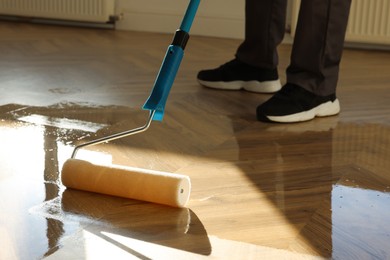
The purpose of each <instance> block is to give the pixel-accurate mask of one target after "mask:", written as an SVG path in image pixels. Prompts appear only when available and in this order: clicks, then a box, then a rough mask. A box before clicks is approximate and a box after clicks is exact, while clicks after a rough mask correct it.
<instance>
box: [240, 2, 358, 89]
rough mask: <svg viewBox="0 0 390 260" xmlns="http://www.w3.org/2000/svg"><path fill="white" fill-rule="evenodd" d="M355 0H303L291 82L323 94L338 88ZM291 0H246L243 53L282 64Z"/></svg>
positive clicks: (266, 63)
mask: <svg viewBox="0 0 390 260" xmlns="http://www.w3.org/2000/svg"><path fill="white" fill-rule="evenodd" d="M350 5H351V0H302V1H301V7H300V12H299V17H298V24H297V30H296V34H295V37H294V44H293V48H292V53H291V61H290V65H289V67H288V68H287V71H286V73H287V82H289V83H294V84H297V85H299V86H301V87H303V88H305V89H307V90H309V91H311V92H313V93H315V94H317V95H323V96H325V95H329V94H334V93H335V92H336V86H337V81H338V75H339V64H340V60H341V56H342V51H343V46H344V38H345V31H346V27H347V23H348V16H349V10H350ZM286 9H287V0H246V6H245V12H246V20H245V40H244V42H243V43H242V44H241V45H240V46H239V48H238V50H237V53H236V57H237V59H239V60H241V61H243V62H245V63H248V64H251V65H254V66H257V67H261V68H276V67H277V65H278V54H277V46H278V45H279V44H280V43H281V41H282V39H283V36H284V33H285V23H286Z"/></svg>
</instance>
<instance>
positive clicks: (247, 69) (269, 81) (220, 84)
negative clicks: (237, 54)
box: [198, 59, 281, 93]
mask: <svg viewBox="0 0 390 260" xmlns="http://www.w3.org/2000/svg"><path fill="white" fill-rule="evenodd" d="M198 81H199V83H200V84H201V85H203V86H205V87H209V88H215V89H226V90H239V89H245V90H247V91H251V92H258V93H273V92H276V91H278V90H279V89H280V88H281V84H280V80H279V76H278V70H277V69H259V68H256V67H253V66H251V65H248V64H245V63H243V62H240V61H238V60H237V59H234V60H232V61H229V62H227V63H225V64H223V65H221V66H220V67H218V68H216V69H211V70H202V71H200V72H199V73H198Z"/></svg>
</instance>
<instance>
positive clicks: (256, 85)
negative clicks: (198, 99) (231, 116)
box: [198, 79, 282, 93]
mask: <svg viewBox="0 0 390 260" xmlns="http://www.w3.org/2000/svg"><path fill="white" fill-rule="evenodd" d="M198 82H199V83H200V84H201V85H203V86H205V87H208V88H214V89H222V90H240V89H244V90H247V91H250V92H255V93H274V92H277V91H279V90H280V89H281V88H282V85H281V83H280V80H279V79H277V80H270V81H262V82H260V81H257V80H251V81H241V80H236V81H229V82H225V81H204V80H200V79H198Z"/></svg>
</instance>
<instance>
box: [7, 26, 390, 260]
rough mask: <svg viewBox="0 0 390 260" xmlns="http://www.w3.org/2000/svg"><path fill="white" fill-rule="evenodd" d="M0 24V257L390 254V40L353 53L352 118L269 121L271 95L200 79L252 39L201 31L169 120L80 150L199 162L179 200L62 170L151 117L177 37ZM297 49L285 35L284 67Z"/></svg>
mask: <svg viewBox="0 0 390 260" xmlns="http://www.w3.org/2000/svg"><path fill="white" fill-rule="evenodd" d="M0 32H3V34H4V35H8V39H12V41H13V42H14V44H13V45H10V44H8V43H7V41H5V40H4V38H2V39H1V40H0V48H1V50H3V51H4V52H6V53H7V55H5V56H4V59H3V60H1V61H0V68H1V69H2V72H0V88H2V89H3V90H8V92H7V94H6V95H5V96H4V97H2V98H0V143H1V149H0V196H1V198H2V199H1V200H0V211H1V214H0V244H1V245H2V250H0V259H41V258H45V257H47V258H48V259H96V258H97V257H103V258H104V257H113V258H115V259H203V258H214V259H323V258H325V259H329V258H333V259H388V258H389V257H390V249H389V247H388V244H389V243H390V225H389V224H388V223H387V222H388V221H387V220H388V219H390V177H389V172H390V170H389V169H390V161H389V158H390V119H389V117H388V115H389V113H390V104H389V102H388V100H389V98H390V92H389V91H388V82H390V74H389V73H379V72H378V70H377V67H376V68H375V66H379V65H378V64H380V68H381V71H390V53H389V52H385V51H383V52H378V51H362V50H346V51H345V54H344V61H343V67H342V73H341V75H342V77H341V78H340V84H341V86H342V88H340V90H339V93H338V95H339V98H340V100H341V105H342V113H341V114H340V115H338V116H335V117H330V118H322V119H316V120H313V121H310V122H306V123H300V124H287V125H285V124H263V123H260V122H257V121H256V120H255V117H254V108H255V107H256V106H257V105H258V103H259V102H262V101H264V100H266V99H268V98H269V95H259V94H253V93H248V92H244V91H214V90H209V89H205V88H202V87H200V86H199V85H198V84H197V82H196V81H195V75H196V73H197V71H198V70H199V69H201V68H204V67H208V66H210V64H218V63H220V62H222V61H223V60H225V59H227V58H226V57H229V55H231V53H232V51H233V50H234V49H235V47H236V45H237V44H238V43H239V41H236V40H227V39H215V38H205V37H192V38H191V42H190V44H189V46H188V51H187V54H186V57H185V60H184V62H183V65H182V68H181V72H180V73H179V75H178V78H177V80H176V83H175V85H174V87H173V89H172V93H171V96H170V98H169V99H168V105H167V108H166V111H167V112H166V113H167V114H166V116H165V118H164V121H163V122H162V123H156V124H154V123H153V124H152V126H151V128H150V129H149V130H148V131H147V132H145V133H142V134H139V135H137V136H132V137H129V138H125V139H120V140H116V141H113V142H111V143H108V144H103V145H99V146H96V147H91V148H89V149H83V150H82V151H80V157H82V159H85V160H91V161H100V162H102V161H104V162H105V163H107V162H108V163H115V164H122V165H128V166H135V167H140V168H148V169H155V170H162V171H168V172H176V173H180V174H186V175H189V176H190V178H191V181H192V186H193V190H192V194H191V198H190V202H189V205H188V208H186V209H176V208H170V207H165V206H160V205H154V204H149V203H144V202H141V201H133V200H126V199H121V198H114V197H110V196H104V195H99V194H92V193H87V192H82V191H75V190H68V189H65V188H64V186H63V185H62V184H61V183H60V179H59V177H60V174H61V172H60V171H61V167H62V164H63V163H64V161H65V160H67V159H68V158H69V156H70V154H71V152H72V149H73V147H74V146H75V145H76V144H78V143H81V142H84V141H87V140H91V139H94V138H99V137H102V136H105V135H108V134H111V133H115V132H118V131H122V130H128V129H131V128H134V127H137V126H140V125H142V124H143V123H144V121H145V119H146V117H147V112H145V111H142V110H141V109H140V106H141V104H142V103H143V101H144V100H145V99H146V97H147V95H148V93H149V91H150V84H151V82H153V79H154V77H155V72H156V70H157V69H158V67H159V61H160V59H159V58H161V57H160V55H163V53H164V51H165V42H166V41H167V42H169V41H170V39H171V36H170V35H160V34H151V33H136V32H114V31H106V30H103V31H102V30H95V29H78V28H67V27H54V26H42V25H29V24H13V23H0ZM112 37H115V41H113V40H112ZM74 39H78V40H77V41H76V40H74ZM31 42H32V43H33V44H26V43H31ZM215 46H219V47H218V48H217V47H215ZM21 47H23V48H22V49H21ZM28 50H29V51H28ZM45 50H46V51H45ZM20 51H23V54H24V56H23V55H21V53H20ZM289 51H290V46H288V45H283V46H281V48H280V54H281V67H280V70H281V71H282V70H283V69H285V67H286V66H287V63H288V53H289ZM204 53H214V54H215V55H213V56H211V55H207V56H205V55H204ZM200 57H202V58H200ZM156 60H157V61H156ZM105 62H107V63H105ZM367 64H369V66H368V65H367ZM107 67H109V68H107ZM64 68H66V69H64ZM114 68H115V69H114ZM46 69H47V70H49V71H50V73H42V71H45V70H46ZM84 70H86V71H87V74H83V73H82V71H84ZM366 70H372V73H368V72H366V73H362V72H363V71H366ZM20 71H24V74H23V75H24V76H23V77H17V76H16V75H17V74H19V72H20ZM58 71H61V73H60V74H58ZM70 78H71V80H69V79H70ZM32 79H33V80H32ZM73 83H74V84H73ZM368 83H369V84H370V87H369V88H368V87H367V85H368ZM12 89H14V91H11V90H12ZM77 93H78V94H77ZM24 97H26V98H24Z"/></svg>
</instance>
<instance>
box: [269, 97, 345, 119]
mask: <svg viewBox="0 0 390 260" xmlns="http://www.w3.org/2000/svg"><path fill="white" fill-rule="evenodd" d="M338 113H340V102H339V100H338V99H337V98H336V99H335V100H334V101H333V102H332V101H328V102H326V103H323V104H321V105H318V106H316V107H314V108H312V109H310V110H308V111H303V112H299V113H296V114H291V115H286V116H267V118H268V119H269V120H270V121H273V122H279V123H296V122H303V121H308V120H311V119H313V118H315V117H316V116H317V117H325V116H333V115H337V114H338Z"/></svg>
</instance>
